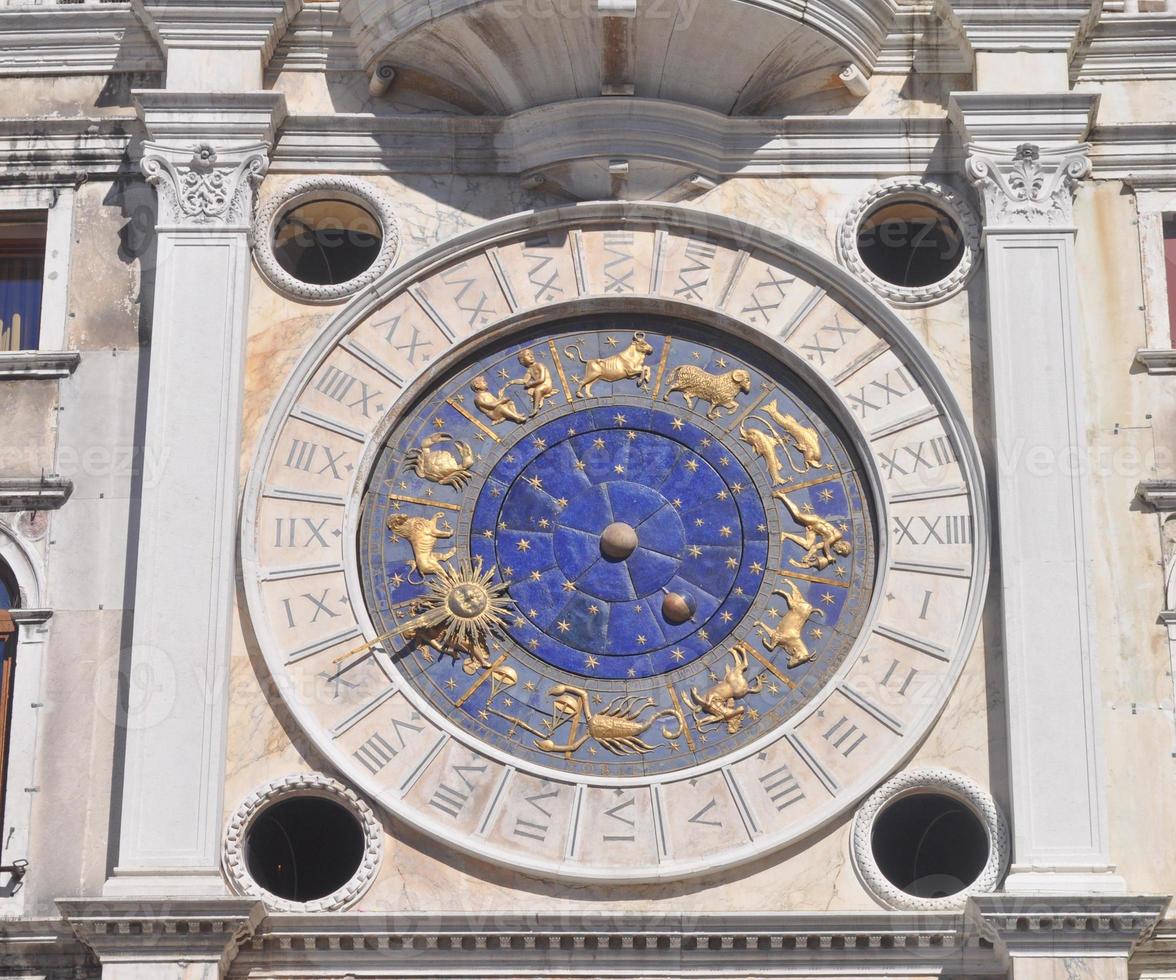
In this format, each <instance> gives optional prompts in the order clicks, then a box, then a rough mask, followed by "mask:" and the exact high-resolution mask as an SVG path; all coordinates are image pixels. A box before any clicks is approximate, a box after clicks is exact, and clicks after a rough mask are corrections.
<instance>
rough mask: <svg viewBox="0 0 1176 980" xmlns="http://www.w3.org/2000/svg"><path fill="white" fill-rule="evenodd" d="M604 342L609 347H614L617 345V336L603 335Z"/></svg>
mask: <svg viewBox="0 0 1176 980" xmlns="http://www.w3.org/2000/svg"><path fill="white" fill-rule="evenodd" d="M604 342H605V343H606V344H608V346H609V347H616V346H617V338H616V337H605V338H604Z"/></svg>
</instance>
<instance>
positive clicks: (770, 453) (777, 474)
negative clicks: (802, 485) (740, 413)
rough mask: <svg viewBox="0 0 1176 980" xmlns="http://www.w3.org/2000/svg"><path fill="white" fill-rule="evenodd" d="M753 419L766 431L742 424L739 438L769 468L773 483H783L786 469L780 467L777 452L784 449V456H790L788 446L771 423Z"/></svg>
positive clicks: (740, 424)
mask: <svg viewBox="0 0 1176 980" xmlns="http://www.w3.org/2000/svg"><path fill="white" fill-rule="evenodd" d="M752 419H753V420H754V421H757V422H760V423H761V424H763V425H764V426H765V427H766V431H765V429H756V428H752V427H750V426H748V425H745V424H744V423H743V422H740V423H739V438H741V439H742V440H743V441H744V442H746V443H747V444H748V445H749V446H751V448H752V449H753V450H754V451H755V454H756V455H757V456H758V457H759V458H760V459H762V460H763V461H764V466H765V467H767V470H768V476H769V477H770V478H771V480H772V483H774V484H775V483H783V482H784V467H783V466H781V465H780V457H779V456H778V455H777V451H778V450H780V449H783V450H784V455H785V456H788V449H787V446H786V445H785V443H784V440H783V439H781V438H780V434H779V433H778V432H777V431H776V430H775V429H774V428H772V426H771V424H770V423H768V422H764V421H763V420H762V419H756V418H755V417H754V416H753V417H752ZM789 458H790V457H789ZM790 459H791V458H790Z"/></svg>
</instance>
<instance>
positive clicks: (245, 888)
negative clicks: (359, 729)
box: [222, 773, 384, 912]
mask: <svg viewBox="0 0 1176 980" xmlns="http://www.w3.org/2000/svg"><path fill="white" fill-rule="evenodd" d="M296 796H304V797H305V796H314V797H318V798H320V799H326V800H331V801H332V802H334V803H338V804H339V805H340V806H342V807H344V808H345V809H347V810H349V811H350V812H351V815H352V816H353V817H354V818H355V819H356V821H357V822H358V824H359V827H360V830H361V831H362V832H363V837H364V849H363V859H362V860H361V861H360V864H359V867H358V868H357V869H356V871H355V874H353V875H352V876H351V878H350V879H348V881H347V882H346V883H345V884H343V885H342V886H340V887H339V888H337V889H336V890H335V891H333V892H332V893H331V894H330V895H327V896H325V897H323V898H319V899H315V900H314V901H311V902H292V901H290V900H289V899H285V898H280V897H279V896H277V895H274V894H273V893H271V892H269V891H267V890H266V889H265V888H263V887H262V886H261V885H259V884H258V883H257V882H256V881H255V880H254V878H253V876H252V875H251V874H250V873H249V868H248V866H247V865H246V862H245V837H246V835H247V834H248V833H249V828H250V827H251V826H252V825H253V821H254V820H256V819H257V817H258V816H259V815H260V814H261V813H262V812H263V811H265V810H266V809H268V808H269V807H270V806H272V805H273V804H275V803H278V802H280V801H282V800H285V799H290V798H291V797H296ZM383 858H384V830H383V827H382V826H381V825H380V822H379V820H377V819H376V815H375V814H374V813H373V812H372V809H371V807H369V806H368V805H367V804H366V803H365V802H364V801H363V800H362V799H360V797H359V796H358V795H356V793H355V792H354V791H353V790H350V789H348V788H347V787H346V786H344V785H343V784H342V783H340V782H338V781H337V780H334V779H331V778H329V777H327V776H322V775H319V774H317V773H309V774H305V775H298V776H285V777H283V778H281V779H275V780H273V781H272V782H269V783H266V784H265V785H264V786H259V787H258V788H257V789H255V790H254V791H253V792H252V793H250V794H249V796H247V797H246V798H245V800H244V801H243V802H242V803H241V805H240V806H239V807H237V809H236V810H235V811H234V812H233V814H232V816H230V817H229V822H228V826H227V827H226V829H225V840H224V853H223V859H222V860H223V864H224V869H225V875H226V876H227V877H228V879H229V882H230V884H231V886H232V888H233V891H234V892H236V893H237V894H238V895H245V896H251V897H253V898H259V899H261V900H262V901H263V902H264V903H265V905H266V907H267V908H268V909H271V910H272V911H275V912H337V911H341V910H343V909H347V908H350V907H351V906H352V905H353V904H355V902H356V901H358V899H359V898H360V896H362V895H363V893H364V892H365V891H367V889H368V888H369V886H370V885H371V884H372V882H373V881H375V878H376V874H377V873H378V872H379V870H380V864H381V862H382V861H383Z"/></svg>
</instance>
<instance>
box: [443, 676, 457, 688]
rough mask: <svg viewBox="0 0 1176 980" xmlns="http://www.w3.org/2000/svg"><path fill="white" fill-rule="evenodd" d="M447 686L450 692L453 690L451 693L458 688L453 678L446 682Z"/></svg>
mask: <svg viewBox="0 0 1176 980" xmlns="http://www.w3.org/2000/svg"><path fill="white" fill-rule="evenodd" d="M445 686H446V687H447V688H449V690H451V691H452V690H453V689H454V688H455V687H457V681H455V680H454V679H453V678H452V677H451V678H449V680H447V681H446V682H445Z"/></svg>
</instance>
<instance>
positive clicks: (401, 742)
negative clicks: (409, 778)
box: [351, 718, 424, 776]
mask: <svg viewBox="0 0 1176 980" xmlns="http://www.w3.org/2000/svg"><path fill="white" fill-rule="evenodd" d="M422 731H424V728H423V727H422V726H420V725H414V724H412V722H408V721H401V720H400V719H399V718H393V719H392V730H391V732H390V734H391V737H392V738H393V739H395V741H396V744H395V745H393V744H392V742H391V741H389V740H388V739H386V738H385V737H384V736H383V735H381V734H380V733H379V732H376V734H374V735H372V736H371V737H370V738H368V739H367V740H366V741H365V742H364V743H363V744H362V745H361V746H360V747H359V748H358V749H356V750H355V751H354V752H352V753H351V754H352V755H353V756H354V757H355V758H356V759H358V760H359V761H360V762H362V763H363V766H364V768H365V769H367V771H368V772H370V773H371V774H372V775H373V776H375V775H378V774H379V773H380V771H381V770H382V769H383V768H384V767H385V766H387V765H388V763H389V762H391V761H392V760H393V759H395V758H396V756H397V755H398V754H399V753H400V752H401V750H402V749H404V747H405V746H406V745H407V744H408V742H407V739H408V738H409V737H411V736H412V735H419V734H420V733H421V732H422ZM406 732H408V733H409V734H408V735H406V734H405V733H406Z"/></svg>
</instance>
